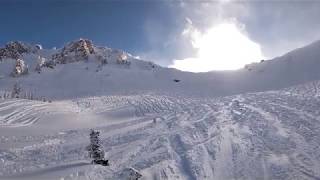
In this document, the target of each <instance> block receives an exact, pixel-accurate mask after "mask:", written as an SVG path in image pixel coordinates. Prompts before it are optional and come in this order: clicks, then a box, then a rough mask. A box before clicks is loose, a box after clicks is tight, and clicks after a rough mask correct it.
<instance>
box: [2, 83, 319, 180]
mask: <svg viewBox="0 0 320 180" xmlns="http://www.w3.org/2000/svg"><path fill="white" fill-rule="evenodd" d="M312 84H313V85H311V84H306V85H303V86H302V85H301V86H296V87H292V88H287V89H285V90H281V91H269V92H263V93H251V94H243V95H236V96H229V97H223V98H215V99H214V98H210V99H204V98H182V97H180V98H176V97H173V96H168V95H152V94H145V95H121V96H101V97H88V98H78V99H73V100H61V101H55V102H52V103H44V102H39V101H30V100H21V99H8V100H1V101H0V115H1V116H0V124H1V127H0V133H1V137H0V147H1V148H0V174H1V176H0V179H35V180H36V179H126V178H125V177H123V170H124V169H125V168H128V167H133V168H135V169H137V170H139V171H140V172H141V173H142V175H143V178H142V179H146V180H149V179H189V180H195V179H253V180H256V179H281V180H283V179H320V172H319V169H320V141H319V139H320V123H319V122H320V118H319V116H320V110H319V105H320V98H318V96H317V91H316V90H317V89H318V87H319V83H318V82H313V83H312ZM306 92H308V93H306ZM90 128H94V129H96V130H99V131H100V132H101V139H102V142H103V146H104V149H105V151H106V154H107V158H108V159H109V160H110V164H111V166H109V167H104V166H100V165H92V164H90V160H89V159H88V157H87V152H86V151H85V147H86V146H87V145H88V144H89V129H90Z"/></svg>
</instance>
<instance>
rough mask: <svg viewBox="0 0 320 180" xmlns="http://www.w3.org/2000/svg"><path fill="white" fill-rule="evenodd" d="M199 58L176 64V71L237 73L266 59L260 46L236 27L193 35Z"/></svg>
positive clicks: (224, 25) (224, 26)
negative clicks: (249, 64) (232, 71)
mask: <svg viewBox="0 0 320 180" xmlns="http://www.w3.org/2000/svg"><path fill="white" fill-rule="evenodd" d="M192 45H193V46H194V48H196V49H198V52H197V56H196V57H194V58H187V59H183V60H175V61H174V63H173V65H171V66H170V67H174V68H177V69H180V70H184V71H192V72H206V71H211V70H234V69H239V68H242V67H243V66H244V65H245V64H248V63H251V62H257V61H259V60H261V59H263V55H262V53H261V49H260V46H259V44H257V43H255V42H253V41H251V40H250V39H249V38H248V37H247V36H245V35H244V34H243V33H242V32H241V30H240V29H239V28H238V27H237V26H236V25H235V24H227V23H226V24H220V25H217V26H214V27H212V28H210V29H209V30H208V31H207V32H205V33H203V34H201V33H200V32H199V31H194V32H192Z"/></svg>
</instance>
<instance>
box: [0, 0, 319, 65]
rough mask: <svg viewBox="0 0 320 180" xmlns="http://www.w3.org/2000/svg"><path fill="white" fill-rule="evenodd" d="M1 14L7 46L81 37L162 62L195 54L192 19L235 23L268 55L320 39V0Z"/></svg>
mask: <svg viewBox="0 0 320 180" xmlns="http://www.w3.org/2000/svg"><path fill="white" fill-rule="evenodd" d="M0 17H1V21H0V44H1V45H3V44H5V43H6V42H8V41H11V40H21V41H26V42H31V43H40V44H42V45H43V46H44V47H46V48H51V47H61V46H63V44H64V43H66V42H68V41H71V40H75V39H78V38H80V37H83V38H89V39H91V40H93V41H94V43H95V44H98V45H103V46H109V47H112V48H118V49H124V50H126V51H128V52H130V53H132V54H134V55H139V56H140V57H142V58H145V59H149V60H152V61H155V62H156V63H159V64H161V65H164V66H168V65H170V64H172V62H173V61H174V60H175V59H185V58H189V57H194V56H196V55H197V50H198V49H197V48H196V47H195V46H194V44H193V40H192V39H190V37H189V36H182V34H183V32H185V31H186V29H188V28H190V26H192V27H191V28H192V29H193V30H194V31H197V32H199V33H200V34H201V33H203V34H205V33H206V31H207V30H208V29H210V28H212V27H214V26H216V25H219V24H221V23H226V22H227V23H230V22H232V23H234V24H236V26H237V27H241V28H240V29H241V31H242V32H243V33H244V34H245V36H246V37H248V38H249V39H250V40H251V41H253V42H255V43H257V44H258V45H259V47H260V48H261V51H262V54H263V55H264V57H266V58H272V57H275V56H278V55H281V54H283V53H285V52H287V51H289V50H292V49H294V48H297V47H301V46H303V45H306V44H308V43H311V42H312V41H315V40H318V39H320V31H319V30H320V20H319V19H320V2H319V1H258V0H257V1H245V0H243V1H233V0H217V1H210V0H206V1H196V0H155V1H148V0H122V1H121V0H120V1H116V0H112V1H109V0H1V1H0ZM230 43H232V42H230ZM213 51H214V50H213Z"/></svg>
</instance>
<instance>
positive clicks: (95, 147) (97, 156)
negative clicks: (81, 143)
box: [87, 129, 108, 165]
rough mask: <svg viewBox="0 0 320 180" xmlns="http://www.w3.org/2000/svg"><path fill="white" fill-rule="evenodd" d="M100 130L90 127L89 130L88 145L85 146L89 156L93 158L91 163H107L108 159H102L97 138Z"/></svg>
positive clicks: (101, 150)
mask: <svg viewBox="0 0 320 180" xmlns="http://www.w3.org/2000/svg"><path fill="white" fill-rule="evenodd" d="M99 135H100V132H99V131H94V130H93V129H91V132H90V145H89V146H88V147H87V150H88V152H89V156H90V158H92V159H93V163H95V164H102V165H108V161H107V160H104V151H103V149H102V144H101V141H100V139H99Z"/></svg>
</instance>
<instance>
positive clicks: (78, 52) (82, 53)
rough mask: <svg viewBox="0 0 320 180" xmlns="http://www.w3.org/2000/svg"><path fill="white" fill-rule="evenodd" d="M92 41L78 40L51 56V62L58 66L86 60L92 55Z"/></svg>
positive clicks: (93, 51)
mask: <svg viewBox="0 0 320 180" xmlns="http://www.w3.org/2000/svg"><path fill="white" fill-rule="evenodd" d="M94 53H95V50H94V46H93V43H92V41H90V40H87V39H80V40H78V41H73V42H71V43H69V44H67V45H66V46H65V47H63V48H62V49H61V50H60V51H59V52H57V53H55V54H53V55H52V60H53V61H54V62H56V63H58V64H66V63H70V62H76V61H83V60H88V58H89V56H90V54H94Z"/></svg>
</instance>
